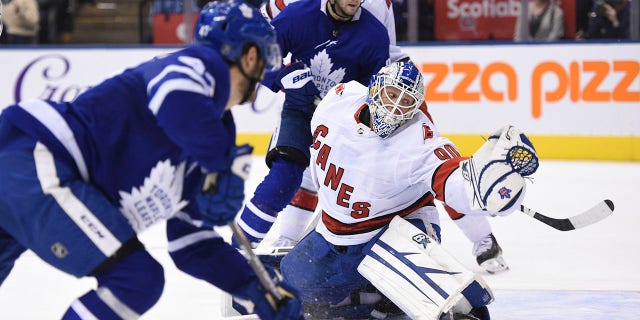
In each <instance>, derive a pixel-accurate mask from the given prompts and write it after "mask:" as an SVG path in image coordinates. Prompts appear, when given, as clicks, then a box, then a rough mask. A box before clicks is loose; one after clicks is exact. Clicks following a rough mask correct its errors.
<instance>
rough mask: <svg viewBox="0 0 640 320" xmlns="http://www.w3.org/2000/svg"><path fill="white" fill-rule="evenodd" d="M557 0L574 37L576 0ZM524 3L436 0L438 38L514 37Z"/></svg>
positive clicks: (569, 35) (567, 35) (566, 27)
mask: <svg viewBox="0 0 640 320" xmlns="http://www.w3.org/2000/svg"><path fill="white" fill-rule="evenodd" d="M531 1H532V0H531ZM556 3H558V4H559V5H560V8H561V9H562V11H563V15H564V31H565V39H573V38H574V37H575V30H576V12H575V11H576V2H575V0H562V1H557V0H556ZM521 5H522V4H521V1H520V0H438V1H434V10H435V21H436V23H435V26H434V28H435V30H434V31H435V36H436V40H447V41H451V40H494V39H495V40H511V39H513V35H514V34H515V28H516V20H517V18H518V16H519V15H520V10H521Z"/></svg>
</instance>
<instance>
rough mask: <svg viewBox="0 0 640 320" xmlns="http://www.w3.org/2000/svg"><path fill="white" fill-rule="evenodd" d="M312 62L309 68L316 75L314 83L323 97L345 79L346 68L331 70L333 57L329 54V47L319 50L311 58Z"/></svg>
mask: <svg viewBox="0 0 640 320" xmlns="http://www.w3.org/2000/svg"><path fill="white" fill-rule="evenodd" d="M310 64H311V66H309V68H310V69H311V73H313V75H314V79H313V83H314V84H315V85H316V87H317V88H318V91H320V97H321V98H323V97H324V96H325V95H326V94H327V92H329V90H330V89H331V88H333V87H335V86H336V85H337V84H338V83H340V82H342V79H344V75H345V69H344V68H338V69H337V70H334V71H331V68H333V62H331V57H330V56H329V55H328V54H327V49H324V50H322V51H320V52H318V53H317V54H316V55H315V56H314V57H313V58H311V60H310Z"/></svg>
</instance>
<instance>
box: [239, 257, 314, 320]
mask: <svg viewBox="0 0 640 320" xmlns="http://www.w3.org/2000/svg"><path fill="white" fill-rule="evenodd" d="M265 269H267V271H268V272H269V277H270V278H271V279H272V280H273V282H274V283H275V285H276V288H277V290H278V293H279V294H280V295H281V296H282V297H283V299H282V300H280V301H276V299H275V297H273V295H271V293H268V292H267V290H265V288H264V287H263V286H262V284H261V283H260V281H259V280H258V279H257V278H256V279H255V280H254V281H252V282H250V283H249V284H247V285H246V286H244V287H242V288H240V289H239V290H237V291H236V292H235V293H234V295H233V307H234V308H235V309H236V310H237V311H238V312H240V314H243V315H246V314H251V313H255V314H257V315H258V316H259V317H260V319H262V320H276V319H278V320H280V319H295V320H298V319H300V320H303V319H304V318H303V317H302V302H301V301H300V299H299V298H298V295H299V294H298V290H297V289H296V288H294V287H293V286H291V285H290V284H288V283H287V282H285V281H284V280H283V279H282V276H281V275H280V273H278V272H277V271H275V270H274V269H273V268H271V267H269V266H265Z"/></svg>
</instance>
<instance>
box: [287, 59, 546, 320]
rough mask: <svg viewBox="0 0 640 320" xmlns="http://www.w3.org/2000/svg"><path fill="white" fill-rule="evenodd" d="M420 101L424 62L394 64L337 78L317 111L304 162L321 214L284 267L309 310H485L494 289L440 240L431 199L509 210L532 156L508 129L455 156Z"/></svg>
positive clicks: (437, 315) (383, 314) (463, 208)
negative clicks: (362, 77) (353, 78)
mask: <svg viewBox="0 0 640 320" xmlns="http://www.w3.org/2000/svg"><path fill="white" fill-rule="evenodd" d="M304 72H306V71H304ZM423 100H424V83H423V78H422V75H421V73H420V71H419V70H418V69H417V67H416V66H415V65H413V64H412V63H411V62H396V63H392V64H390V65H388V66H386V67H384V68H382V69H381V70H380V71H379V72H378V73H377V74H376V75H374V76H373V77H372V79H371V82H370V84H369V86H368V87H366V86H363V85H361V84H359V83H356V82H348V83H343V84H339V85H337V86H336V87H334V88H333V89H332V90H331V91H330V92H329V93H328V94H327V95H326V96H325V97H324V99H323V100H322V102H320V104H319V105H318V107H317V109H316V110H315V112H314V113H313V118H312V120H311V131H312V132H313V134H312V135H313V139H312V141H313V144H312V145H311V161H310V170H311V173H312V177H313V181H314V183H315V184H316V187H317V188H318V190H319V191H318V196H319V204H318V206H319V208H320V210H321V213H320V214H321V217H320V220H319V222H318V224H317V226H316V227H315V230H313V231H311V232H310V233H309V234H308V235H307V236H306V237H305V238H303V239H302V241H301V242H300V243H298V244H297V245H296V246H295V247H294V248H293V249H292V250H291V251H290V252H289V253H288V254H287V255H285V256H284V258H283V259H282V261H281V265H280V267H281V271H282V275H283V276H284V278H285V279H286V280H287V281H290V282H291V283H292V284H294V285H295V286H297V287H298V289H300V292H301V295H300V297H301V298H302V299H303V301H304V304H305V313H306V316H307V318H309V319H333V318H346V319H371V318H373V319H385V318H389V317H396V316H399V317H400V318H399V319H402V318H406V317H409V318H412V319H435V320H440V319H489V318H490V316H489V310H488V308H487V305H488V304H489V303H491V301H493V299H494V298H493V294H492V292H491V289H490V288H489V287H488V286H487V285H486V283H485V282H484V281H483V280H482V278H481V277H480V276H478V275H476V274H474V273H473V272H471V271H469V270H467V269H465V268H464V267H463V266H462V265H461V264H460V263H458V262H457V261H456V260H455V258H453V257H452V256H451V255H449V254H448V253H447V252H446V251H445V250H444V249H443V248H442V247H441V246H440V244H439V241H440V226H439V221H438V212H437V209H436V207H435V206H434V200H435V199H437V200H440V201H443V202H444V203H446V204H447V205H448V206H451V207H452V208H454V209H456V210H458V211H460V212H465V213H468V214H475V215H486V216H502V215H507V214H509V213H511V212H513V211H514V210H515V209H517V208H518V207H519V205H520V204H521V202H522V200H523V197H524V193H525V179H524V177H526V176H529V175H531V174H533V173H534V172H535V171H536V169H537V167H538V158H537V155H536V152H535V149H534V147H533V145H532V144H531V142H530V141H529V139H528V138H527V137H526V135H524V134H523V133H521V132H520V131H519V130H518V129H517V128H515V127H513V126H505V127H503V128H501V129H499V130H498V131H496V132H495V133H494V134H492V135H491V136H490V137H489V138H488V140H487V141H486V143H485V144H484V145H483V146H482V147H481V148H480V149H479V150H478V151H476V153H474V154H473V156H472V157H470V158H465V157H461V156H460V155H459V153H458V151H457V149H456V147H455V146H454V144H453V143H452V142H451V141H449V140H448V139H447V138H445V137H442V136H440V133H439V132H438V130H437V128H436V127H435V125H434V124H433V121H432V119H431V117H430V115H429V114H428V112H427V110H426V108H420V106H421V105H422V102H423Z"/></svg>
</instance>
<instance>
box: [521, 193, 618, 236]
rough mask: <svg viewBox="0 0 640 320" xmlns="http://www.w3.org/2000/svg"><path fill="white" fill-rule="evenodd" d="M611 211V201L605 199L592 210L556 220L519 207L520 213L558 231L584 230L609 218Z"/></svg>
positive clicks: (612, 207)
mask: <svg viewBox="0 0 640 320" xmlns="http://www.w3.org/2000/svg"><path fill="white" fill-rule="evenodd" d="M613 209H614V206H613V201H611V200H609V199H607V200H603V201H601V202H599V203H598V204H596V205H595V206H594V207H593V208H591V209H589V210H587V211H584V212H582V213H579V214H577V215H575V216H573V217H569V218H563V219H556V218H551V217H548V216H546V215H544V214H542V213H539V212H536V211H534V210H532V209H530V208H527V207H525V206H523V205H521V206H520V211H522V212H524V213H525V214H526V215H529V216H531V217H533V218H534V219H536V220H538V221H541V222H542V223H544V224H546V225H548V226H550V227H552V228H554V229H557V230H560V231H569V230H574V229H579V228H584V227H586V226H588V225H591V224H594V223H596V222H598V221H600V220H602V219H604V218H606V217H608V216H610V215H611V214H612V213H613Z"/></svg>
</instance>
